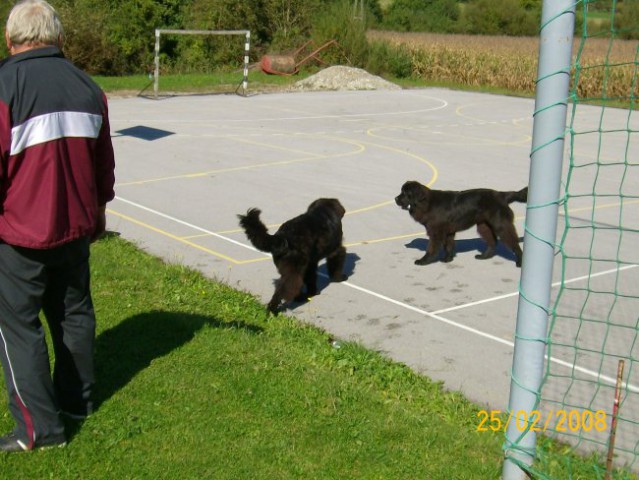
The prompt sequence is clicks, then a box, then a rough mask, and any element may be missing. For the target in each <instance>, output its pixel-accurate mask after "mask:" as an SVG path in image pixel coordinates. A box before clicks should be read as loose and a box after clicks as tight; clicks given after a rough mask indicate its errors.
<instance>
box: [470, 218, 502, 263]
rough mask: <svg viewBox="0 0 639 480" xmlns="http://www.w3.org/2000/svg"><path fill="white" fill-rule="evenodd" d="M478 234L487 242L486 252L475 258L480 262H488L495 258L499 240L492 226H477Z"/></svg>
mask: <svg viewBox="0 0 639 480" xmlns="http://www.w3.org/2000/svg"><path fill="white" fill-rule="evenodd" d="M477 233H479V236H480V237H481V238H483V239H484V241H485V242H486V250H484V252H483V253H480V254H479V255H475V258H477V259H479V260H486V259H488V258H492V257H494V256H495V246H496V245H497V238H496V237H495V233H494V232H493V229H492V227H491V226H490V225H488V224H487V223H478V224H477Z"/></svg>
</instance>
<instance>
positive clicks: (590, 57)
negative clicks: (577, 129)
mask: <svg viewBox="0 0 639 480" xmlns="http://www.w3.org/2000/svg"><path fill="white" fill-rule="evenodd" d="M368 38H369V40H370V41H371V42H376V41H383V42H388V43H390V44H391V45H393V46H394V47H396V48H399V49H401V50H402V51H404V52H407V53H408V54H409V55H410V56H411V63H412V76H413V77H415V78H420V79H424V80H429V81H436V82H450V83H453V84H462V85H467V86H474V87H480V86H491V87H495V88H503V89H506V90H510V91H514V92H518V93H522V94H527V95H532V94H533V93H534V92H535V79H536V78H537V56H538V50H539V39H538V38H537V37H505V36H477V35H472V36H471V35H447V34H433V33H412V32H410V33H398V32H382V31H371V32H369V33H368ZM638 46H639V42H637V40H619V39H614V40H611V39H609V38H588V39H586V40H585V41H583V42H582V40H581V39H580V38H575V44H574V47H573V55H574V57H575V59H577V55H579V63H578V65H579V67H580V73H579V75H577V76H573V78H576V79H577V81H578V84H577V94H578V96H579V97H580V98H584V99H593V100H599V99H602V98H606V99H612V100H616V101H619V102H622V103H625V102H629V101H630V99H631V96H632V98H634V96H636V95H637V92H636V89H637V68H638V67H637V55H638ZM631 89H634V91H631Z"/></svg>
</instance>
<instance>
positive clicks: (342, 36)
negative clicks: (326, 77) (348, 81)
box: [311, 0, 368, 67]
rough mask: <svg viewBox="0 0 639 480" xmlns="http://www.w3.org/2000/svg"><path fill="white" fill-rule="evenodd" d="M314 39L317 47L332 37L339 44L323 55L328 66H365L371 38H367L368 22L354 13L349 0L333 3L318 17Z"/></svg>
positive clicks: (312, 33)
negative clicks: (368, 39)
mask: <svg viewBox="0 0 639 480" xmlns="http://www.w3.org/2000/svg"><path fill="white" fill-rule="evenodd" d="M311 38H312V40H313V44H314V45H315V47H319V46H320V45H323V44H325V43H326V42H329V41H331V40H335V41H337V43H338V45H339V46H338V47H335V48H333V47H331V48H327V49H326V50H324V51H323V52H321V54H320V58H321V59H322V61H323V62H324V63H326V64H328V65H338V64H344V63H346V64H348V65H351V66H355V67H364V66H365V65H366V61H367V57H368V41H367V39H366V23H365V21H364V20H363V19H358V18H356V16H355V15H354V12H353V6H352V4H351V2H350V1H348V0H343V1H340V2H337V3H334V4H332V5H330V6H329V7H328V8H326V10H325V11H324V12H323V13H321V14H320V15H319V16H318V17H316V18H315V21H314V22H313V29H312V32H311Z"/></svg>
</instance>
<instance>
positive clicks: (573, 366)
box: [341, 265, 639, 393]
mask: <svg viewBox="0 0 639 480" xmlns="http://www.w3.org/2000/svg"><path fill="white" fill-rule="evenodd" d="M636 266H637V265H629V266H627V267H626V268H632V267H636ZM612 271H614V272H616V271H617V270H612ZM608 273H610V272H608ZM600 274H603V272H601V273H600ZM593 276H594V275H593ZM584 278H588V277H584ZM574 281H577V279H574ZM564 283H566V282H564ZM341 285H346V286H348V287H351V288H353V289H355V290H359V291H360V292H363V293H366V294H367V295H371V296H373V297H376V298H379V299H380V300H384V301H386V302H389V303H392V304H394V305H397V306H398V307H402V308H405V309H406V310H411V311H413V312H415V313H419V314H421V315H424V316H426V317H430V318H432V319H433V320H437V321H439V322H442V323H446V324H447V325H450V326H453V327H456V328H459V329H461V330H465V331H467V332H470V333H474V334H475V335H479V336H480V337H484V338H488V339H489V340H493V341H495V342H498V343H501V344H503V345H507V346H509V347H511V348H514V347H515V344H514V342H511V341H509V340H504V339H503V338H500V337H497V336H495V335H492V334H490V333H486V332H482V331H481V330H477V329H476V328H473V327H469V326H468V325H464V324H463V323H457V322H455V321H453V320H450V319H448V318H445V317H442V316H440V315H438V314H437V313H435V312H427V311H425V310H422V309H421V308H417V307H414V306H412V305H409V304H407V303H404V302H400V301H398V300H394V299H392V298H390V297H387V296H386V295H382V294H380V293H376V292H373V291H372V290H368V289H366V288H363V287H359V286H357V285H354V284H352V283H350V282H342V283H341ZM514 295H519V292H517V293H514V294H509V295H502V296H501V297H495V298H493V299H489V300H484V301H480V302H473V303H469V304H466V305H461V306H459V307H454V308H451V309H449V310H447V311H450V310H454V309H456V308H465V307H468V306H472V305H478V304H480V303H486V301H490V300H494V299H501V298H506V297H511V296H514ZM544 358H546V359H547V360H550V361H551V362H553V363H556V364H558V365H561V366H564V367H567V368H569V369H571V370H576V371H578V372H581V373H584V374H586V375H588V376H591V377H594V378H597V379H600V380H604V381H606V382H608V383H610V384H611V385H615V384H616V383H617V379H616V378H612V377H609V376H607V375H602V374H600V373H597V372H595V371H594V370H589V369H587V368H584V367H580V366H578V365H576V364H574V363H570V362H566V361H565V360H561V359H559V358H555V357H548V355H544ZM622 385H623V387H624V388H627V389H628V390H630V391H631V392H633V393H639V387H638V386H635V385H632V384H630V383H626V382H624V383H623V384H622Z"/></svg>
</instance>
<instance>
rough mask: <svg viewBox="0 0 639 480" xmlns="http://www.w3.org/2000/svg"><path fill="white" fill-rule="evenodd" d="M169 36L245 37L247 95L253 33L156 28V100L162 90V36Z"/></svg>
mask: <svg viewBox="0 0 639 480" xmlns="http://www.w3.org/2000/svg"><path fill="white" fill-rule="evenodd" d="M162 34H168V35H244V37H245V38H246V41H245V42H244V78H243V80H242V91H243V93H246V89H247V88H248V68H249V49H250V45H251V32H250V31H249V30H171V29H163V28H156V29H155V60H154V64H155V70H154V72H153V93H154V94H155V98H157V97H158V89H159V88H160V36H161V35H162Z"/></svg>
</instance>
